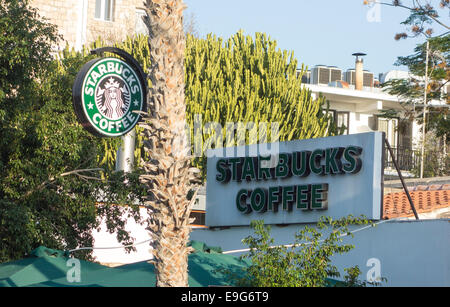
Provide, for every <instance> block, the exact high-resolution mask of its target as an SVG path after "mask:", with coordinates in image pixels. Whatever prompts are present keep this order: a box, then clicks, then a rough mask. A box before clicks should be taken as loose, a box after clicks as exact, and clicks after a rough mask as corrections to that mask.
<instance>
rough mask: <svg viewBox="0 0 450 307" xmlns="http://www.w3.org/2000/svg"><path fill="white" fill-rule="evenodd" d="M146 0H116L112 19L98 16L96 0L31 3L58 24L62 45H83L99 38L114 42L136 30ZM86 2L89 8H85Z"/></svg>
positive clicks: (34, 1)
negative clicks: (102, 18)
mask: <svg viewBox="0 0 450 307" xmlns="http://www.w3.org/2000/svg"><path fill="white" fill-rule="evenodd" d="M143 2H144V1H143V0H114V9H113V19H112V20H111V21H105V20H99V19H96V18H95V3H96V0H31V5H32V6H33V7H36V8H38V9H39V14H40V15H41V16H43V17H45V18H47V19H48V20H49V22H51V23H53V24H55V25H57V26H58V30H59V33H60V34H61V35H62V36H63V37H64V41H63V42H61V43H60V46H61V47H64V46H65V44H66V42H67V43H68V44H69V45H70V46H72V47H76V48H80V47H81V45H83V44H90V43H91V42H93V41H95V40H96V39H98V38H99V37H100V38H101V39H102V40H103V41H105V42H107V43H108V44H112V43H114V42H117V41H120V40H123V39H124V38H125V37H126V36H127V35H130V34H133V33H135V29H136V25H137V23H138V22H139V21H140V20H138V18H139V15H138V12H139V10H140V12H141V13H142V9H143ZM84 5H87V7H85V8H84ZM141 29H142V27H141Z"/></svg>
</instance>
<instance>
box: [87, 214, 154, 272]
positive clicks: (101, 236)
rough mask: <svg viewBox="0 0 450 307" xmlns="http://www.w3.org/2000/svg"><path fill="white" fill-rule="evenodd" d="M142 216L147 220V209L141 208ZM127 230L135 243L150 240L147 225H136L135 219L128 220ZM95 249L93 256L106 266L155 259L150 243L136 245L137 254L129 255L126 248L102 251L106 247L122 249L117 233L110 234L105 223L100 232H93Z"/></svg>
mask: <svg viewBox="0 0 450 307" xmlns="http://www.w3.org/2000/svg"><path fill="white" fill-rule="evenodd" d="M140 214H141V217H142V218H143V220H145V219H146V218H147V216H148V215H147V209H144V208H141V209H140ZM125 229H126V230H127V231H129V232H130V235H131V236H132V237H134V238H135V239H136V240H135V241H134V243H139V242H143V241H146V240H149V239H150V236H149V234H148V231H147V230H145V224H144V225H140V224H139V223H136V222H135V220H134V219H133V218H128V219H127V224H126V227H125ZM92 235H93V237H94V247H95V248H97V249H94V252H93V255H94V256H95V257H96V260H97V261H99V262H100V263H106V264H125V263H134V262H139V261H145V260H149V259H152V258H153V255H152V254H151V251H150V242H146V243H143V244H139V245H136V252H131V253H127V252H125V249H124V248H116V249H102V248H104V247H120V246H121V244H120V243H119V242H118V241H117V239H116V233H112V234H111V233H109V232H108V231H107V228H106V223H105V221H102V223H101V226H100V231H99V232H98V231H96V230H93V232H92Z"/></svg>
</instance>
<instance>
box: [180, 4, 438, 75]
mask: <svg viewBox="0 0 450 307" xmlns="http://www.w3.org/2000/svg"><path fill="white" fill-rule="evenodd" d="M185 3H186V5H187V7H188V8H187V10H186V11H185V16H186V17H187V18H189V16H191V14H193V15H194V20H195V23H196V29H197V31H198V32H199V34H200V36H201V37H204V36H205V35H206V34H207V33H214V34H216V35H218V36H221V37H224V38H228V37H230V36H231V35H233V34H234V33H236V32H237V31H238V30H239V29H242V30H244V32H245V34H249V35H253V34H254V33H255V32H265V33H267V34H268V35H270V37H271V38H272V39H275V40H276V41H277V43H278V47H279V48H281V49H286V50H293V51H294V55H295V57H296V58H297V59H298V60H299V63H305V64H306V65H308V66H309V67H312V66H314V65H316V64H323V65H334V66H338V67H339V68H341V69H343V70H347V69H348V68H352V67H353V66H354V57H352V53H354V52H364V53H367V56H366V58H365V60H364V61H365V64H364V65H365V66H364V68H365V69H368V70H370V71H372V72H374V73H375V75H376V76H378V73H382V72H386V71H388V70H391V69H405V67H397V66H394V62H395V61H396V59H397V57H398V56H405V55H409V54H412V53H413V49H414V47H415V46H416V44H418V43H421V42H423V41H424V38H423V37H420V39H407V40H401V41H395V40H394V35H395V34H396V33H398V32H403V31H404V30H405V28H404V26H403V25H401V24H400V22H402V21H403V20H405V19H406V17H407V16H408V15H409V14H408V12H407V11H406V10H403V9H400V8H392V7H387V6H379V10H377V8H373V9H372V10H371V11H370V12H369V10H370V8H369V7H368V6H365V5H363V0H278V1H273V0H272V1H269V0H185ZM368 14H369V18H368ZM436 30H438V28H437V27H436ZM300 65H301V64H300Z"/></svg>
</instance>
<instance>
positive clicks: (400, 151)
mask: <svg viewBox="0 0 450 307" xmlns="http://www.w3.org/2000/svg"><path fill="white" fill-rule="evenodd" d="M392 151H393V152H394V157H395V159H396V161H397V164H398V166H399V168H400V169H401V170H405V171H410V170H412V169H418V168H419V167H420V152H419V151H418V150H412V149H411V148H406V147H392ZM384 167H385V168H394V163H393V162H392V157H391V155H390V153H389V151H388V149H387V148H386V149H385V153H384Z"/></svg>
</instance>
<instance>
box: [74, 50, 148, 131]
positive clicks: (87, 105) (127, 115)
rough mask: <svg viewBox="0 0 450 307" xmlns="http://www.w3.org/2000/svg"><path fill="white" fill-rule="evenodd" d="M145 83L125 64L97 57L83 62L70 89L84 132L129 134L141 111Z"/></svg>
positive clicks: (117, 60)
mask: <svg viewBox="0 0 450 307" xmlns="http://www.w3.org/2000/svg"><path fill="white" fill-rule="evenodd" d="M144 99H145V84H143V81H142V79H140V78H139V75H138V72H136V71H135V70H134V69H133V68H132V67H131V66H130V65H129V64H128V63H127V62H125V61H123V60H121V59H118V58H100V59H95V60H92V61H90V62H88V63H86V64H85V65H84V66H83V68H82V69H81V70H80V72H79V73H78V75H77V78H76V80H75V84H74V87H73V104H74V109H75V113H76V114H77V117H78V120H79V121H80V123H81V124H82V125H83V127H84V128H85V129H87V130H88V131H89V132H91V133H92V134H94V135H97V136H101V137H118V136H122V135H124V134H126V133H128V132H129V131H131V130H132V129H133V128H134V127H135V126H136V124H137V123H138V121H139V119H140V114H139V112H140V111H143V109H144Z"/></svg>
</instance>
